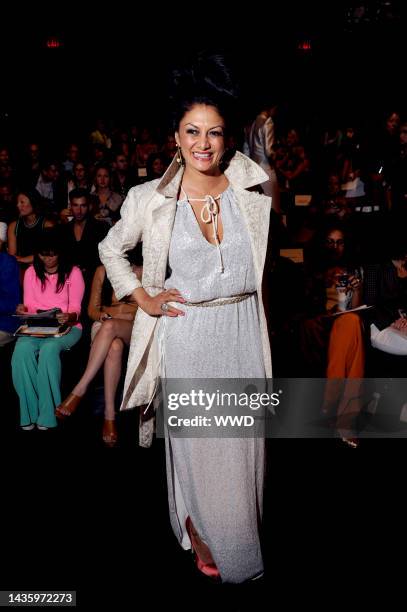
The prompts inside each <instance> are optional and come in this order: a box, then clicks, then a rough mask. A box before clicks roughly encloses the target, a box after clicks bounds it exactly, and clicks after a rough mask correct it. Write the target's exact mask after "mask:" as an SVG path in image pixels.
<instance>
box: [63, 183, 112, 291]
mask: <svg viewBox="0 0 407 612" xmlns="http://www.w3.org/2000/svg"><path fill="white" fill-rule="evenodd" d="M69 199H70V213H71V216H72V217H73V218H72V220H71V221H69V223H66V224H64V225H62V226H61V227H60V228H59V232H60V234H61V238H62V240H63V243H64V248H65V249H66V252H67V254H68V256H69V257H70V259H71V262H72V264H73V265H74V266H78V268H80V270H81V272H82V274H83V277H84V279H85V284H86V285H87V286H89V287H90V284H91V282H92V278H93V274H94V272H95V270H96V268H97V266H98V265H100V261H99V252H98V244H99V242H101V241H102V240H103V238H104V237H105V236H106V234H107V231H108V229H109V228H108V226H107V224H104V223H98V222H97V221H95V219H94V218H93V217H92V215H91V206H90V195H89V193H88V192H87V191H86V190H85V189H73V190H72V191H71V192H70V194H69Z"/></svg>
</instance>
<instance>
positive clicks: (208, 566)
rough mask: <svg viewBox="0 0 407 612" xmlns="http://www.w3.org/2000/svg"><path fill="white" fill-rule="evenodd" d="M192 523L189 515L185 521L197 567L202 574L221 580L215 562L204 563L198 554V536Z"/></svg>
mask: <svg viewBox="0 0 407 612" xmlns="http://www.w3.org/2000/svg"><path fill="white" fill-rule="evenodd" d="M191 525H192V522H191V519H190V517H189V516H188V517H187V520H186V521H185V527H186V530H187V532H188V535H189V539H190V540H191V546H192V550H193V553H194V555H195V563H196V567H197V568H198V570H199V571H200V572H202V574H205V576H208V577H209V578H212V579H213V580H220V573H219V570H218V568H217V567H216V565H215V563H204V562H203V561H202V559H201V558H200V556H199V555H198V553H197V550H196V538H195V536H194V534H193V533H192V527H191Z"/></svg>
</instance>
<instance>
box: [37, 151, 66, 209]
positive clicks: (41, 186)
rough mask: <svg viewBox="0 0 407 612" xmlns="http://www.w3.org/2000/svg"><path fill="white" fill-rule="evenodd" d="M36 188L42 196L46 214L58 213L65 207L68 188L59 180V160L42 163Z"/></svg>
mask: <svg viewBox="0 0 407 612" xmlns="http://www.w3.org/2000/svg"><path fill="white" fill-rule="evenodd" d="M35 189H36V191H37V192H38V193H39V194H40V196H41V197H42V200H43V203H44V210H45V212H46V214H48V215H56V214H57V213H58V212H59V210H60V209H61V208H63V207H64V205H65V201H66V200H65V194H66V189H64V187H63V183H62V182H61V181H60V180H59V167H58V163H57V162H55V161H48V162H45V163H44V164H43V165H42V168H41V173H40V176H39V178H38V181H37V183H36V185H35Z"/></svg>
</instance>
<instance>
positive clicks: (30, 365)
mask: <svg viewBox="0 0 407 612" xmlns="http://www.w3.org/2000/svg"><path fill="white" fill-rule="evenodd" d="M84 289H85V284H84V282H83V277H82V273H81V271H80V270H79V268H76V267H72V265H70V264H69V263H68V261H67V260H66V257H65V255H64V253H63V252H61V247H60V239H59V235H57V234H56V233H55V230H49V231H47V232H44V235H43V236H42V238H41V241H40V243H39V244H38V247H37V252H36V254H35V256H34V264H33V265H32V266H30V267H29V268H28V270H27V271H26V273H25V275H24V295H23V300H24V304H20V305H19V306H18V307H17V312H18V313H20V314H22V313H24V312H37V311H38V310H48V309H50V308H60V309H61V313H60V314H58V315H57V319H58V322H59V323H60V325H64V324H67V325H71V326H72V328H71V329H70V331H69V332H68V333H67V334H65V335H62V336H60V337H59V338H34V337H27V338H24V337H21V338H19V339H18V340H17V343H16V347H15V349H14V353H13V359H12V373H13V383H14V387H15V389H16V391H17V394H18V396H19V398H20V419H21V420H20V424H21V427H22V428H23V429H33V428H34V426H35V425H37V427H38V429H49V428H51V427H56V424H57V421H56V418H55V414H54V412H55V406H58V404H59V403H60V402H61V391H60V382H61V360H60V357H59V356H60V353H61V352H62V351H66V350H68V349H70V348H71V347H72V346H73V345H74V344H76V343H77V342H78V340H79V339H80V337H81V335H82V326H81V324H80V323H79V316H80V313H81V302H82V297H83V292H84Z"/></svg>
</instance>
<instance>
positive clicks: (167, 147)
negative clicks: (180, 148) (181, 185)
mask: <svg viewBox="0 0 407 612" xmlns="http://www.w3.org/2000/svg"><path fill="white" fill-rule="evenodd" d="M162 152H163V153H164V155H165V158H166V159H165V165H166V166H169V165H170V163H171V162H172V160H173V159H174V157H175V155H176V153H177V142H176V140H175V136H174V134H173V133H172V132H170V133H169V134H167V137H166V139H165V143H164V146H163V148H162Z"/></svg>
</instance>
